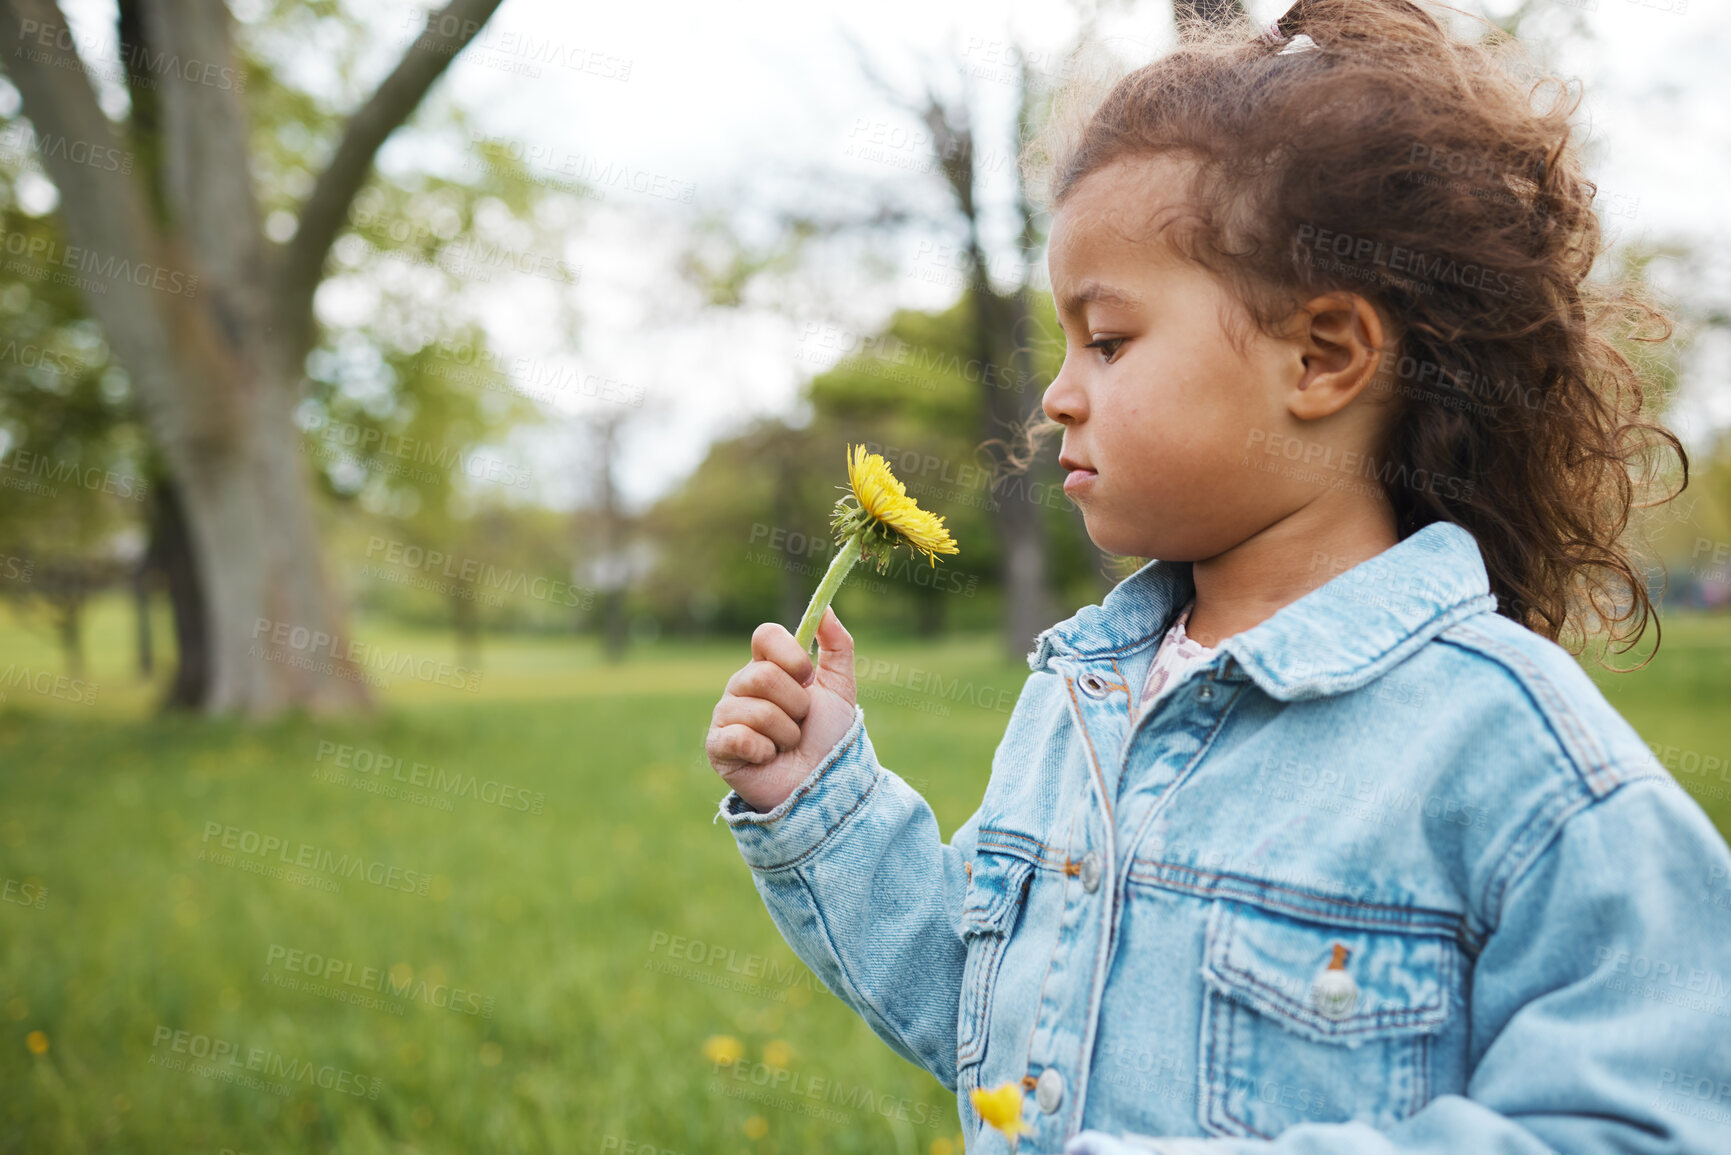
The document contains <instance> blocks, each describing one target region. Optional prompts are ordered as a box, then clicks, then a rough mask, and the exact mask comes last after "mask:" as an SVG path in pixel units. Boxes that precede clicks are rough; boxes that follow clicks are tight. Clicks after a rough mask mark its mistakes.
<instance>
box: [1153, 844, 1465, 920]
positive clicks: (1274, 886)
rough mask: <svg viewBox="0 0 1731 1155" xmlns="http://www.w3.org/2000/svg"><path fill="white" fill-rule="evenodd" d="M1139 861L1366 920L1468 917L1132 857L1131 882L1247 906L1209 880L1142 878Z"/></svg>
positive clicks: (1271, 902)
mask: <svg viewBox="0 0 1731 1155" xmlns="http://www.w3.org/2000/svg"><path fill="white" fill-rule="evenodd" d="M1138 863H1140V864H1143V865H1145V866H1152V867H1155V868H1163V869H1166V870H1171V871H1178V872H1182V873H1184V874H1191V875H1197V876H1201V877H1203V878H1206V879H1214V880H1221V879H1230V880H1233V881H1238V882H1245V883H1249V884H1250V885H1252V886H1257V887H1261V888H1263V889H1264V890H1270V891H1281V892H1283V893H1285V894H1292V895H1296V896H1298V897H1299V898H1308V899H1313V900H1315V901H1318V902H1321V903H1326V904H1328V905H1331V906H1335V907H1341V906H1348V907H1350V908H1352V909H1354V910H1361V911H1366V912H1367V913H1366V914H1365V915H1363V916H1362V917H1363V918H1364V919H1365V920H1366V921H1371V920H1379V919H1380V916H1379V915H1378V914H1377V913H1375V912H1377V911H1390V912H1394V913H1397V914H1419V915H1431V916H1433V917H1434V918H1435V919H1436V921H1439V922H1442V921H1447V922H1448V923H1449V924H1451V926H1458V925H1459V924H1460V923H1461V922H1462V921H1463V920H1464V916H1462V915H1461V914H1460V913H1458V912H1456V911H1452V910H1441V909H1438V908H1436V907H1428V906H1401V905H1399V904H1396V903H1388V902H1360V901H1358V900H1343V899H1339V898H1333V897H1330V896H1328V895H1322V894H1313V893H1312V892H1310V891H1305V890H1299V889H1297V888H1295V887H1290V886H1282V885H1280V884H1278V883H1273V882H1265V881H1263V880H1261V879H1257V878H1252V877H1250V876H1249V875H1242V874H1229V873H1225V872H1221V871H1211V870H1199V869H1197V868H1196V867H1193V866H1185V865H1183V864H1181V863H1176V862H1161V861H1159V860H1157V859H1150V858H1141V857H1137V858H1134V859H1132V860H1131V864H1130V871H1129V874H1128V877H1129V881H1131V882H1135V883H1139V884H1141V885H1144V886H1153V887H1156V888H1157V889H1162V890H1164V889H1168V888H1172V889H1182V890H1192V891H1194V890H1202V891H1203V893H1209V894H1214V895H1215V896H1216V897H1219V898H1225V899H1228V900H1231V901H1235V902H1245V903H1246V904H1247V905H1250V906H1256V905H1258V904H1257V903H1256V902H1253V901H1249V900H1247V899H1244V898H1241V897H1239V896H1238V895H1236V894H1221V893H1219V892H1218V890H1217V888H1215V887H1213V886H1210V885H1208V884H1206V883H1185V882H1181V881H1178V880H1176V879H1174V880H1163V879H1156V878H1150V877H1147V876H1143V877H1140V878H1139V877H1137V875H1136V867H1137V864H1138ZM1266 901H1267V902H1268V903H1269V905H1272V906H1281V907H1282V909H1288V910H1293V911H1294V912H1295V913H1300V914H1301V915H1302V909H1301V908H1298V907H1293V906H1282V903H1281V900H1280V899H1279V898H1277V897H1269V898H1267V899H1266ZM1311 917H1312V918H1317V917H1318V916H1317V915H1316V914H1315V913H1314V912H1313V913H1312V914H1311ZM1381 921H1383V922H1384V924H1385V925H1387V924H1388V923H1389V922H1393V921H1394V920H1381ZM1397 925H1399V926H1409V927H1410V926H1414V925H1415V924H1414V922H1413V920H1411V919H1401V920H1399V921H1398V923H1397ZM1437 929H1439V930H1441V929H1449V928H1447V927H1438V928H1437Z"/></svg>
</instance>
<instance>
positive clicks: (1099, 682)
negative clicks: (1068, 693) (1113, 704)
mask: <svg viewBox="0 0 1731 1155" xmlns="http://www.w3.org/2000/svg"><path fill="white" fill-rule="evenodd" d="M1076 684H1077V685H1078V686H1080V687H1082V692H1083V693H1084V694H1086V695H1088V696H1089V697H1090V698H1104V697H1105V696H1106V692H1107V691H1106V679H1105V678H1102V677H1101V676H1100V675H1099V674H1096V673H1095V672H1094V671H1092V670H1088V671H1087V672H1085V673H1083V674H1082V675H1081V676H1080V677H1078V678H1077V679H1076Z"/></svg>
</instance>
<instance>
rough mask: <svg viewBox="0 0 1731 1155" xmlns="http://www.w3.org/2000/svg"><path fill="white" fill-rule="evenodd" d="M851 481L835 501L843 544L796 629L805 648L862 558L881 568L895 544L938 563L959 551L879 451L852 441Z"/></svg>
mask: <svg viewBox="0 0 1731 1155" xmlns="http://www.w3.org/2000/svg"><path fill="white" fill-rule="evenodd" d="M847 481H848V483H847V486H846V489H847V491H848V492H847V493H846V494H844V495H843V496H842V497H841V498H840V499H839V500H838V501H837V502H836V503H835V516H834V517H832V518H831V519H830V528H831V529H833V530H834V531H835V540H836V545H837V546H839V547H840V548H838V549H837V550H836V555H835V558H834V559H833V560H832V561H831V562H830V563H829V569H828V570H826V571H825V572H824V575H823V580H822V581H821V582H819V583H818V586H817V590H816V592H815V593H813V594H812V595H811V603H810V604H809V605H807V606H806V608H805V616H804V617H803V618H801V619H800V622H799V629H797V630H795V631H794V635H793V637H794V640H795V641H797V642H798V643H799V644H800V645H801V646H804V647H805V648H806V649H807V650H809V649H811V641H812V639H813V638H814V637H816V636H817V624H818V622H820V621H822V620H823V612H824V610H826V609H828V608H829V603H830V602H831V601H832V600H833V599H834V598H835V594H836V591H837V590H839V589H840V588H841V583H842V580H843V579H844V578H846V577H847V575H848V571H849V570H851V569H853V565H854V562H856V561H858V560H859V559H860V558H862V557H866V558H871V559H872V560H874V561H875V562H876V563H877V567H878V572H879V573H883V572H884V570H885V569H886V568H888V566H889V562H890V552H891V551H892V550H894V549H895V548H896V547H897V546H906V547H907V548H908V549H909V550H910V551H911V552H913V553H916V554H922V553H923V554H925V555H926V558H927V560H928V561H929V562H930V564H931V565H933V566H936V565H937V564H938V554H940V553H942V554H954V553H960V552H961V550H960V549H958V548H957V546H956V543H955V540H954V539H953V538H951V537H950V531H949V530H947V529H945V528H944V519H943V518H941V517H939V516H938V515H937V514H935V513H930V512H928V511H926V510H923V509H921V508H920V506H919V502H917V501H915V500H914V499H913V498H911V497H909V496H908V491H907V489H906V488H905V487H904V486H903V485H902V483H901V482H900V481H897V480H896V475H895V474H894V473H892V472H890V463H889V462H887V461H885V460H884V459H883V458H882V457H881V456H879V455H878V454H876V453H867V452H866V448H865V446H863V445H853V446H849V447H848V458H847ZM838 488H841V487H838Z"/></svg>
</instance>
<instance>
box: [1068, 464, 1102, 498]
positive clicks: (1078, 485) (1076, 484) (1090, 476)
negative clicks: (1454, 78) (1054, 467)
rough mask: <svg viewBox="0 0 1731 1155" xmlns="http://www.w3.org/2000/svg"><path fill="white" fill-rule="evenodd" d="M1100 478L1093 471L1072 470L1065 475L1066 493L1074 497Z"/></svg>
mask: <svg viewBox="0 0 1731 1155" xmlns="http://www.w3.org/2000/svg"><path fill="white" fill-rule="evenodd" d="M1098 476H1100V475H1099V473H1097V472H1096V471H1094V470H1092V469H1072V470H1071V471H1070V472H1069V473H1067V474H1065V475H1064V493H1065V494H1066V495H1067V496H1070V497H1074V496H1075V495H1076V494H1078V493H1080V492H1082V491H1083V490H1084V489H1087V488H1088V486H1090V485H1092V484H1093V483H1094V479H1095V478H1096V477H1098Z"/></svg>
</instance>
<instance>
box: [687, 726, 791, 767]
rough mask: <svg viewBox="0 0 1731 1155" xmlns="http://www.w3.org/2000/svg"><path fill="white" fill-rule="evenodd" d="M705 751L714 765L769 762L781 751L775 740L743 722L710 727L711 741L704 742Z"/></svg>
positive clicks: (753, 764)
mask: <svg viewBox="0 0 1731 1155" xmlns="http://www.w3.org/2000/svg"><path fill="white" fill-rule="evenodd" d="M704 752H705V753H707V754H708V755H709V761H710V763H711V764H712V765H713V764H716V763H733V762H740V763H745V764H747V765H751V766H756V765H759V764H761V763H764V762H768V761H769V760H770V759H771V758H774V757H775V756H776V755H777V754H779V753H781V751H779V750H777V749H776V748H775V743H774V742H771V741H770V740H769V739H768V738H765V737H764V736H763V735H762V734H759V733H758V732H757V731H756V730H753V729H752V728H751V727H750V726H747V725H745V724H744V723H743V722H735V723H733V724H731V725H727V726H712V727H710V730H709V741H708V742H706V743H705V744H704ZM720 768H721V767H720V766H719V765H717V766H716V769H718V770H719V769H720Z"/></svg>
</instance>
